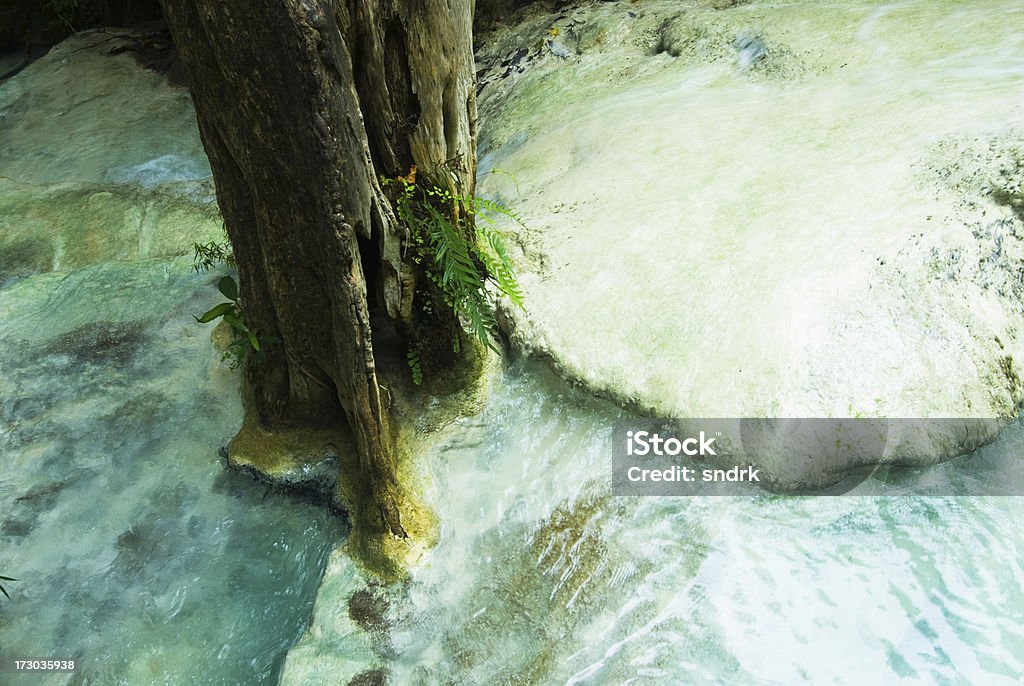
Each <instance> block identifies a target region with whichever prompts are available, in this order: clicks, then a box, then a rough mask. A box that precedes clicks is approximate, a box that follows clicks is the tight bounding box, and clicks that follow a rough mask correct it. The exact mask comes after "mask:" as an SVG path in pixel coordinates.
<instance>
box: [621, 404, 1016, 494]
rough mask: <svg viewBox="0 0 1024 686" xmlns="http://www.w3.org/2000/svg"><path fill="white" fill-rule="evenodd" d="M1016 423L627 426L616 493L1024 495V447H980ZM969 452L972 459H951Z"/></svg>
mask: <svg viewBox="0 0 1024 686" xmlns="http://www.w3.org/2000/svg"><path fill="white" fill-rule="evenodd" d="M1012 421H1013V420H1008V419H985V418H980V419H978V418H966V419H964V418H942V419H880V418H863V419H861V418H857V419H799V418H787V419H670V420H656V419H649V420H646V419H637V420H630V421H622V422H620V423H618V424H617V425H616V426H615V428H614V431H613V436H612V442H613V448H612V450H613V454H612V492H613V494H614V495H622V496H642V495H654V496H698V495H754V494H758V493H764V492H770V493H794V494H806V495H936V496H942V495H1024V469H1022V468H1021V467H1022V466H1024V463H1022V461H1021V457H1022V456H1024V449H1022V450H1021V451H1020V452H1018V451H1017V450H1016V449H1015V448H1014V446H1015V445H1016V444H1013V443H1008V442H1007V441H1001V442H1000V446H999V449H998V450H996V449H994V448H989V449H986V450H980V451H979V450H978V449H979V448H981V447H982V446H985V445H986V444H988V443H990V442H992V441H993V440H994V439H995V438H996V437H997V435H998V434H999V432H1000V430H1002V429H1003V428H1004V427H1006V426H1007V425H1008V424H1010V423H1011V422H1012ZM1003 444H1006V445H1003ZM975 451H977V452H975ZM968 454H969V455H968ZM960 455H967V456H966V457H962V458H960V459H958V460H954V461H953V462H946V461H947V460H950V459H952V458H954V457H957V456H960ZM939 463H944V464H941V465H940V464H939Z"/></svg>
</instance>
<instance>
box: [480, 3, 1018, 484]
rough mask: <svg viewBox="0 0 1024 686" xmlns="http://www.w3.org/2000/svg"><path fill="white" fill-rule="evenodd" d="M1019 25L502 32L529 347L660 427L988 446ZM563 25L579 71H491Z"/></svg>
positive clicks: (511, 197) (1008, 223)
mask: <svg viewBox="0 0 1024 686" xmlns="http://www.w3.org/2000/svg"><path fill="white" fill-rule="evenodd" d="M1022 10H1024V3H1021V2H1010V1H1005V0H1004V1H998V2H996V1H991V2H979V3H971V4H970V6H969V7H968V6H965V5H964V4H963V3H957V2H932V1H929V2H924V1H916V2H909V3H902V4H899V5H893V4H889V3H880V2H877V3H876V2H850V3H841V4H839V5H833V6H830V8H829V10H828V11H822V9H821V7H820V6H819V5H817V4H816V3H810V2H801V3H791V4H787V5H775V4H769V3H762V2H753V3H749V4H742V5H739V6H737V7H735V8H732V9H726V10H721V11H718V10H714V9H711V8H710V7H709V6H708V4H707V3H677V2H671V3H669V2H645V3H638V4H630V5H626V4H618V3H615V4H610V3H602V4H597V5H587V6H584V7H582V8H580V9H577V10H575V11H574V12H571V13H567V14H566V15H565V16H562V17H560V18H558V17H555V16H544V15H534V16H532V17H530V18H528V19H527V20H526V21H525V22H524V23H523V24H522V25H521V26H519V27H515V28H512V29H507V30H503V31H499V32H498V33H497V34H495V36H494V37H493V38H492V39H491V41H490V42H489V43H488V46H487V47H485V48H484V50H483V51H482V53H481V55H480V59H479V62H480V63H481V65H482V66H484V67H487V68H489V71H488V72H487V73H486V74H485V75H484V76H483V79H482V80H483V83H484V89H483V91H482V94H481V98H480V120H481V126H480V129H481V140H480V153H481V161H480V169H481V171H482V172H483V173H484V174H483V178H482V182H481V185H480V189H479V192H480V193H481V194H482V195H485V196H491V197H496V198H499V199H501V200H503V201H504V202H505V203H506V204H508V205H509V206H511V207H513V208H515V209H516V210H517V211H518V212H519V213H520V214H522V216H523V218H524V219H525V221H526V223H527V225H528V226H529V227H530V229H529V230H525V231H523V230H517V229H515V228H514V227H510V230H511V231H513V232H515V239H516V241H517V242H518V243H519V244H520V248H521V271H522V274H521V282H522V285H523V287H524V291H525V301H526V313H525V314H524V313H522V312H519V311H517V310H515V309H514V308H511V307H509V308H507V309H506V311H505V318H506V324H507V326H508V328H509V329H510V331H511V333H512V339H513V342H514V343H515V344H516V345H517V346H518V347H520V348H522V349H524V350H527V351H529V352H532V353H534V354H537V355H539V356H542V357H546V358H548V359H550V360H551V361H552V364H553V365H554V366H555V368H556V369H558V370H559V371H560V372H561V373H562V374H563V375H564V376H566V377H568V378H570V379H572V380H574V381H580V382H583V383H584V384H585V385H586V386H587V387H589V388H590V389H592V390H593V391H596V392H598V393H600V394H602V395H606V396H609V397H611V398H614V399H615V400H617V401H618V402H620V403H624V404H626V405H629V406H631V407H635V408H639V409H641V410H644V411H646V412H650V413H653V414H656V415H660V416H666V417H760V416H781V417H855V416H885V417H979V418H996V419H997V420H999V421H995V422H982V423H979V424H977V425H976V426H974V427H972V430H973V431H974V433H973V434H972V436H971V440H970V441H967V442H963V441H961V440H959V439H955V437H950V436H946V437H926V438H921V437H917V438H907V439H906V440H903V441H896V442H894V443H893V444H892V445H890V450H889V452H888V453H887V459H894V460H895V459H909V460H913V461H922V460H923V461H927V460H928V459H933V460H934V459H937V458H940V457H949V456H951V455H953V454H956V453H958V452H963V451H965V450H966V449H968V448H970V447H974V445H975V442H974V441H975V439H977V438H979V436H980V437H982V438H983V439H990V438H992V437H993V436H994V435H995V432H996V430H997V429H998V427H999V426H1001V425H1002V423H1003V422H1002V421H1001V420H1004V419H1007V418H1010V417H1013V416H1015V415H1016V413H1017V409H1018V405H1019V403H1020V401H1021V400H1022V399H1024V389H1022V386H1021V383H1020V381H1019V375H1020V373H1021V368H1020V360H1022V359H1024V339H1022V338H1021V336H1020V333H1019V326H1018V319H1019V316H1020V312H1021V307H1022V305H1021V303H1022V301H1024V288H1022V285H1021V281H1020V279H1019V276H1018V273H1019V266H1018V265H1019V264H1020V261H1021V260H1022V259H1024V242H1022V240H1021V239H1022V238H1024V224H1022V218H1021V216H1020V213H1019V211H1015V210H1014V208H1013V203H1012V202H1009V201H1008V200H1007V198H1008V197H1011V196H1012V193H1013V192H1014V191H1013V189H1015V188H1016V189H1018V190H1017V192H1018V193H1019V188H1020V183H1021V179H1022V178H1024V109H1022V108H1021V107H1020V103H1019V98H1016V97H1014V96H1013V95H1012V94H1014V93H1020V92H1022V89H1024V38H1022V35H1021V33H1020V32H1019V31H1017V30H1016V24H1015V22H1014V21H1011V20H1010V19H1012V18H1014V17H1020V16H1022V15H1021V14H1020V13H1021V11H1022ZM629 12H632V13H633V14H635V15H636V16H635V17H631V16H630V15H629ZM551 26H556V27H559V34H560V35H564V34H567V33H570V32H571V33H574V34H575V35H576V39H577V40H578V45H579V49H578V52H577V54H575V55H573V56H572V57H570V58H568V59H557V58H555V57H553V56H551V55H548V54H545V53H544V52H543V51H542V50H538V51H534V52H530V54H529V55H528V56H526V57H524V58H522V59H521V60H520V62H519V65H520V68H519V69H511V70H509V69H508V68H507V67H505V66H501V64H502V63H503V62H507V61H508V57H509V55H510V54H513V53H514V51H515V49H516V48H517V47H519V46H522V47H524V48H531V46H532V45H533V44H534V41H537V40H541V39H542V38H543V36H545V35H549V33H550V27H551ZM951 27H955V30H952V28H951ZM506 74H507V75H506ZM490 170H501V171H503V172H509V173H510V174H511V175H513V176H514V179H513V178H510V177H509V176H508V175H507V174H503V173H502V174H491V175H488V174H487V172H488V171H490ZM1007 194H1009V195H1007ZM950 445H952V449H950V448H949V446H950ZM780 468H781V467H780Z"/></svg>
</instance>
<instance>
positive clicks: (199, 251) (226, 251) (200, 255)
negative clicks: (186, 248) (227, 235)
mask: <svg viewBox="0 0 1024 686" xmlns="http://www.w3.org/2000/svg"><path fill="white" fill-rule="evenodd" d="M192 251H193V252H194V253H195V256H194V257H193V258H192V269H194V270H196V271H197V272H206V271H209V270H211V269H213V268H214V267H217V266H221V265H223V266H226V267H231V268H232V269H234V268H235V267H236V266H237V265H236V264H235V255H234V253H233V252H232V251H231V243H229V242H228V241H227V240H224V241H220V242H218V241H210V242H209V243H193V244H192Z"/></svg>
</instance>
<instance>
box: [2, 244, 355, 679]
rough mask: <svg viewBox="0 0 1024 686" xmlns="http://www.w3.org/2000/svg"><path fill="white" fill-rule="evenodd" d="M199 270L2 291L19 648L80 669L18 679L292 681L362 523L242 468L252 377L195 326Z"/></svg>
mask: <svg viewBox="0 0 1024 686" xmlns="http://www.w3.org/2000/svg"><path fill="white" fill-rule="evenodd" d="M213 278H215V277H211V276H208V275H195V274H192V273H191V269H190V264H189V261H188V259H184V260H182V259H179V260H169V261H168V260H156V261H151V262H142V263H106V264H99V265H92V266H89V267H87V268H84V269H80V270H76V271H74V272H70V273H57V274H41V275H36V276H34V277H30V278H28V279H25V280H22V281H20V282H18V283H17V284H15V285H13V286H11V287H9V288H7V289H5V290H2V291H0V317H2V319H0V322H2V324H0V465H2V467H0V503H2V507H3V509H2V511H0V542H2V543H0V574H4V575H6V576H13V577H16V578H18V579H19V581H17V582H16V583H11V584H8V588H9V592H10V593H11V596H12V598H11V600H9V601H7V600H4V601H3V602H2V603H0V654H2V657H3V658H4V659H11V658H17V657H37V658H38V657H74V658H76V659H77V660H78V662H79V664H80V665H81V669H80V670H79V671H78V672H77V673H76V674H74V675H59V676H58V675H53V676H50V677H47V678H43V679H40V678H39V677H37V676H20V675H13V674H11V673H8V672H5V673H4V674H3V675H2V677H0V682H2V683H54V684H56V683H91V684H131V685H135V684H189V683H192V684H200V683H201V684H262V683H276V682H277V672H278V669H279V665H280V662H281V660H282V659H283V657H284V654H285V651H286V650H287V649H288V648H289V647H290V646H291V645H292V643H294V642H295V641H296V640H297V639H298V637H299V635H300V634H301V633H302V631H303V630H304V629H305V627H306V624H307V622H308V618H309V612H310V609H311V607H312V602H313V597H314V594H315V592H316V589H317V587H318V585H319V582H320V578H321V575H322V573H323V569H324V564H325V562H326V556H327V554H328V553H329V552H330V550H332V549H333V548H334V547H335V546H336V545H337V544H338V543H339V542H340V541H341V540H342V536H343V533H344V531H343V524H342V522H341V521H339V520H338V519H337V518H335V517H333V516H331V515H329V514H328V513H326V512H325V511H324V510H323V509H321V508H318V507H316V506H314V505H311V504H306V503H303V502H299V501H296V500H294V499H292V498H289V497H285V496H282V495H276V494H271V493H268V489H267V488H266V487H264V486H262V485H260V484H258V483H256V482H255V481H254V480H253V479H252V478H250V477H248V476H245V475H240V474H235V473H230V472H228V471H227V470H226V469H225V467H224V465H223V461H222V460H221V459H220V458H219V457H218V455H217V448H218V447H219V446H221V445H224V444H225V443H226V441H227V439H229V438H230V437H231V435H232V434H233V432H234V431H235V430H236V429H237V427H238V425H239V424H240V420H241V407H240V403H239V400H238V392H237V382H238V378H237V375H236V374H235V373H233V372H230V371H229V370H228V369H226V368H225V367H223V366H222V365H221V364H220V360H219V354H218V353H217V352H216V351H215V350H213V348H212V346H211V344H210V341H209V328H207V327H201V326H199V325H197V324H196V323H195V321H194V320H193V319H192V318H191V316H190V314H191V313H199V312H202V311H203V309H204V307H205V306H207V305H208V304H209V303H210V302H212V300H211V299H212V298H215V297H216V295H215V293H216V291H215V289H214V288H213V286H212V283H211V281H212V279H213Z"/></svg>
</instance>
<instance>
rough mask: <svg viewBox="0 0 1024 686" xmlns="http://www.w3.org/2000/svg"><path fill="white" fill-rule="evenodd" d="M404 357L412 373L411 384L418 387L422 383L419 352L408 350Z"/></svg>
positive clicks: (412, 349)
mask: <svg viewBox="0 0 1024 686" xmlns="http://www.w3.org/2000/svg"><path fill="white" fill-rule="evenodd" d="M405 357H406V361H407V362H408V363H409V371H410V372H412V382H413V383H414V384H416V385H417V386H419V385H420V384H422V383H423V366H422V365H421V364H420V351H419V350H416V349H415V348H410V349H409V352H408V353H406V355H405Z"/></svg>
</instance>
